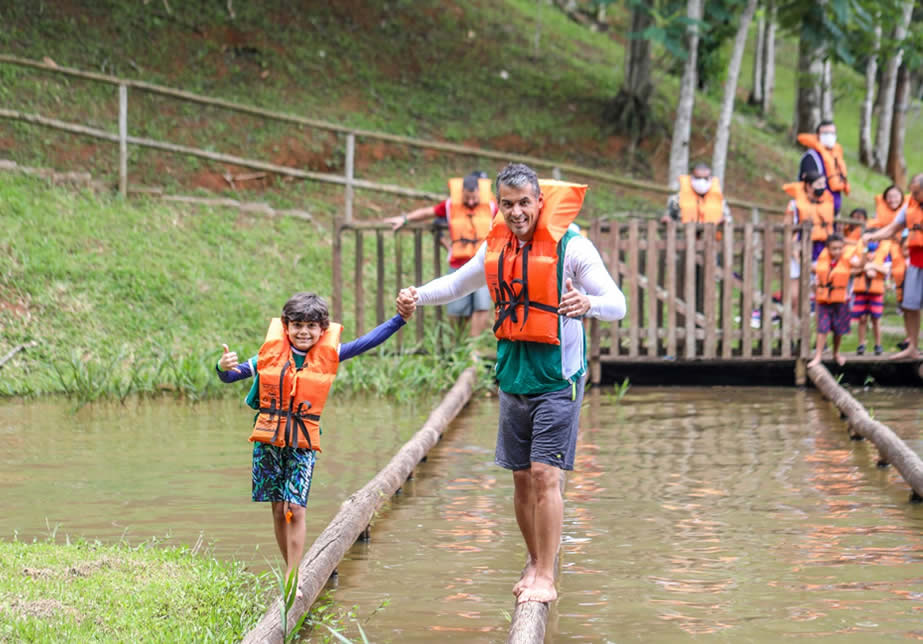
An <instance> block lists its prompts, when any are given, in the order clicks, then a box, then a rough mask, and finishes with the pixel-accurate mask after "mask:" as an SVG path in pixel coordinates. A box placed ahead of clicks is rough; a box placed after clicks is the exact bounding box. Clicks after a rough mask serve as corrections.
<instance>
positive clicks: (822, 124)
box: [814, 119, 835, 134]
mask: <svg viewBox="0 0 923 644" xmlns="http://www.w3.org/2000/svg"><path fill="white" fill-rule="evenodd" d="M825 125H835V123H834V122H833V121H831V120H830V119H824V120H823V121H821V122H820V123H818V124H817V128H816V129H815V130H814V134H820V129H821V128H822V127H824V126H825Z"/></svg>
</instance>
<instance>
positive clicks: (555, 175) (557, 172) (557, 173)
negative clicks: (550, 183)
mask: <svg viewBox="0 0 923 644" xmlns="http://www.w3.org/2000/svg"><path fill="white" fill-rule="evenodd" d="M551 178H552V179H554V180H555V181H560V180H561V168H559V167H557V166H555V167H553V168H552V169H551Z"/></svg>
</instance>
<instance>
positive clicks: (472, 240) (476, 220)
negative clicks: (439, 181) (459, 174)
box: [449, 178, 493, 262]
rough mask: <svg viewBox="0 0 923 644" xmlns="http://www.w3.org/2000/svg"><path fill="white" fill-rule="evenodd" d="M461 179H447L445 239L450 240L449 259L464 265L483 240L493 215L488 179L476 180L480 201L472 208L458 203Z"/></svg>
mask: <svg viewBox="0 0 923 644" xmlns="http://www.w3.org/2000/svg"><path fill="white" fill-rule="evenodd" d="M463 183H464V179H461V178H455V179H449V200H450V202H451V205H450V207H449V236H450V237H451V238H452V260H453V261H456V260H457V261H462V262H467V261H468V260H469V259H471V258H472V257H474V255H475V253H477V252H478V248H479V247H480V246H481V242H483V241H484V238H485V237H487V231H488V230H490V222H491V221H492V220H493V212H491V209H490V202H491V201H493V195H492V194H491V192H490V179H478V194H479V195H480V202H479V203H478V205H477V206H475V207H474V208H467V207H466V206H465V204H464V202H463V201H462V185H463Z"/></svg>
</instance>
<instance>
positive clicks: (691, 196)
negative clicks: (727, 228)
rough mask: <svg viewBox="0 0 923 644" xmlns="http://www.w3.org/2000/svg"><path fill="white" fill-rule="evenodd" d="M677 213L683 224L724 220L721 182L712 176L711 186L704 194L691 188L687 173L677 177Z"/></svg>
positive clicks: (690, 180)
mask: <svg viewBox="0 0 923 644" xmlns="http://www.w3.org/2000/svg"><path fill="white" fill-rule="evenodd" d="M679 214H680V218H681V220H682V222H683V223H684V224H686V223H689V222H690V221H692V222H695V223H699V224H720V223H721V222H723V221H724V195H723V194H721V182H720V181H719V180H718V177H712V179H711V187H710V188H709V189H708V192H706V193H705V194H704V195H700V194H699V193H697V192H696V191H695V190H693V189H692V179H691V178H690V176H689V175H688V174H683V175H680V177H679Z"/></svg>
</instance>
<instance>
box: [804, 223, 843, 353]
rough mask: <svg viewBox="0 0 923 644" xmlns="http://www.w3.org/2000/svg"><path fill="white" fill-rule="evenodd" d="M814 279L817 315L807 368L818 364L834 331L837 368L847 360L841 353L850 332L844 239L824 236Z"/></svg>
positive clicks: (836, 235)
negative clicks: (814, 346)
mask: <svg viewBox="0 0 923 644" xmlns="http://www.w3.org/2000/svg"><path fill="white" fill-rule="evenodd" d="M814 274H815V275H816V276H817V285H816V287H815V292H814V293H815V295H814V303H815V313H816V314H817V346H816V348H815V350H814V359H813V360H811V362H809V363H808V366H809V367H813V366H814V365H818V364H820V361H821V356H822V354H823V352H824V345H825V344H826V342H827V334H828V333H830V332H831V331H833V359H834V360H835V361H836V363H837V364H838V365H840V366H842V365H844V364H845V363H846V358H845V357H844V356H843V355H842V354H841V353H840V343H841V342H842V340H843V336H844V335H846V334H847V333H849V274H850V267H849V263H848V261H847V260H846V259H845V258H844V257H843V237H842V236H841V235H839V234H836V233H834V234H832V235H830V236H829V237H827V247H826V248H825V249H824V251H823V252H822V253H821V254H820V256H819V257H818V258H817V263H816V264H815V265H814Z"/></svg>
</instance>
